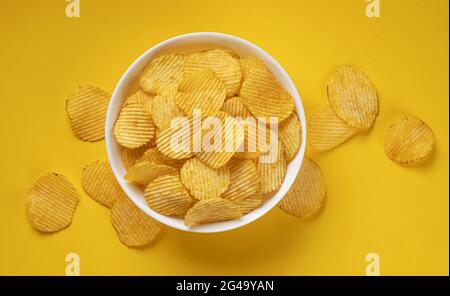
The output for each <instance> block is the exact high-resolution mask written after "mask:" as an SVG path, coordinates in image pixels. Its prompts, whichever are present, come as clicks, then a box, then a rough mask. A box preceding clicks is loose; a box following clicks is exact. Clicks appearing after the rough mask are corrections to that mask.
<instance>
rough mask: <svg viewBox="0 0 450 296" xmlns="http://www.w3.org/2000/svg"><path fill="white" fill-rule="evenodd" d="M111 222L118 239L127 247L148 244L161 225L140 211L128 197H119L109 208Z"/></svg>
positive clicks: (156, 234) (155, 236) (156, 235)
mask: <svg viewBox="0 0 450 296" xmlns="http://www.w3.org/2000/svg"><path fill="white" fill-rule="evenodd" d="M111 223H112V225H113V226H114V228H115V229H116V232H117V235H118V237H119V240H120V241H121V242H122V243H123V244H124V245H126V246H128V247H143V246H146V245H149V244H150V243H152V242H153V241H154V240H155V239H156V238H157V237H158V234H159V233H160V231H161V225H160V224H159V223H158V222H157V221H155V220H153V219H152V218H150V217H149V216H147V215H146V214H145V213H144V212H142V211H141V210H140V209H139V208H138V207H137V206H135V205H134V204H133V203H132V202H131V200H130V199H129V198H119V199H118V200H117V202H116V203H115V204H114V206H113V207H112V208H111Z"/></svg>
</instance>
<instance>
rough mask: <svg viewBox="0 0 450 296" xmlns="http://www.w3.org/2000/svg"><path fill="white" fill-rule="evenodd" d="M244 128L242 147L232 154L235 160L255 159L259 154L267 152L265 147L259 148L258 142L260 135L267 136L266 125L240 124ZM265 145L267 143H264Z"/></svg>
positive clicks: (246, 122) (247, 122)
mask: <svg viewBox="0 0 450 296" xmlns="http://www.w3.org/2000/svg"><path fill="white" fill-rule="evenodd" d="M241 123H242V125H243V126H244V141H243V143H242V147H241V148H240V149H239V150H238V151H237V152H236V153H235V154H234V157H236V158H248V159H254V158H257V157H258V156H259V155H261V153H264V152H267V150H266V149H265V147H261V146H260V144H259V142H260V140H259V137H260V135H262V134H263V132H262V131H264V134H265V135H267V133H268V131H267V130H268V128H267V126H266V125H262V124H258V123H257V122H256V121H255V122H252V121H245V122H243V121H242V122H241ZM266 143H267V142H266Z"/></svg>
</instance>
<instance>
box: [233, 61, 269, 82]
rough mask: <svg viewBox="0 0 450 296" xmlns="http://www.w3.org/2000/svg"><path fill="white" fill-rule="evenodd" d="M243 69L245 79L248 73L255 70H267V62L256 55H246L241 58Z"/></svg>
mask: <svg viewBox="0 0 450 296" xmlns="http://www.w3.org/2000/svg"><path fill="white" fill-rule="evenodd" d="M239 63H240V64H241V69H242V79H243V80H245V79H247V77H248V74H249V73H250V72H251V71H253V70H263V71H267V68H266V64H264V62H263V61H262V60H261V59H260V58H258V57H255V56H246V57H243V58H241V59H240V60H239Z"/></svg>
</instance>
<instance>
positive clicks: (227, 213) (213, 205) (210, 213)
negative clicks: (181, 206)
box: [184, 198, 242, 226]
mask: <svg viewBox="0 0 450 296" xmlns="http://www.w3.org/2000/svg"><path fill="white" fill-rule="evenodd" d="M240 217H242V212H241V211H240V210H239V207H238V206H237V205H235V204H234V203H233V202H231V201H229V200H227V199H223V198H210V199H205V200H200V201H198V202H196V203H195V204H194V205H193V206H192V208H190V209H189V211H187V213H186V216H185V217H184V224H185V225H186V226H194V225H197V224H204V223H213V222H219V221H227V220H235V219H239V218H240Z"/></svg>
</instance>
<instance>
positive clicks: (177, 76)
mask: <svg viewBox="0 0 450 296" xmlns="http://www.w3.org/2000/svg"><path fill="white" fill-rule="evenodd" d="M184 59H185V57H184V56H182V55H178V54H169V55H162V56H160V57H157V58H155V59H153V60H152V61H150V63H149V64H148V65H147V67H146V68H145V69H144V70H143V71H142V74H141V75H140V77H139V85H140V87H141V88H142V89H143V90H145V91H146V92H149V93H152V94H158V93H160V92H161V91H163V90H167V89H176V88H177V87H178V83H179V82H180V80H181V78H182V77H183V67H184Z"/></svg>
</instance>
